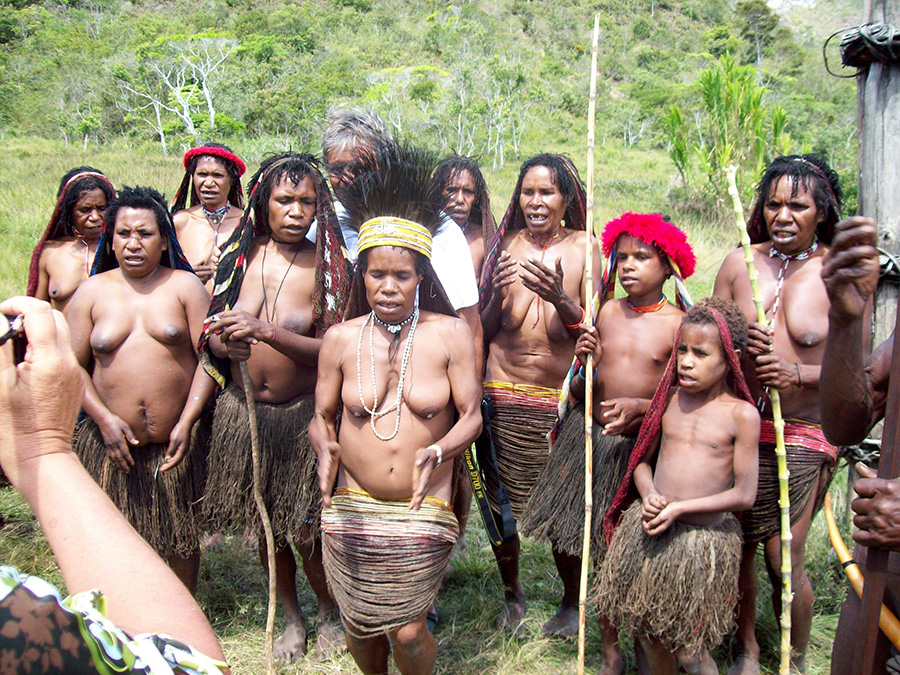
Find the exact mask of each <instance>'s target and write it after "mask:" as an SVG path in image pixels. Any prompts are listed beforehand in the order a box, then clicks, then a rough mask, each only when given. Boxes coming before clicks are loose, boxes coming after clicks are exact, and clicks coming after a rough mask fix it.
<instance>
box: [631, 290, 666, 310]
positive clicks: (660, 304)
mask: <svg viewBox="0 0 900 675" xmlns="http://www.w3.org/2000/svg"><path fill="white" fill-rule="evenodd" d="M666 302H667V299H666V295H665V293H663V296H662V297H661V298H660V299H659V302H654V303H653V304H652V305H644V306H643V307H638V306H637V305H635V304H633V303H632V302H631V298H627V299H626V300H625V304H626V305H627V306H628V309H631V310H634V311H635V312H638V313H640V314H647V313H649V312H658V311H659V310H661V309H662V308H663V307H665V306H666Z"/></svg>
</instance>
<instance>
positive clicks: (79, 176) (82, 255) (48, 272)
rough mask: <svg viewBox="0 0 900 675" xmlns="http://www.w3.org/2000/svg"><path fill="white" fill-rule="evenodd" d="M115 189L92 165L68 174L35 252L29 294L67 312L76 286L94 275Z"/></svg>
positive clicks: (29, 274) (29, 273)
mask: <svg viewBox="0 0 900 675" xmlns="http://www.w3.org/2000/svg"><path fill="white" fill-rule="evenodd" d="M115 197H116V191H115V190H114V189H113V186H112V183H110V182H109V179H108V178H107V177H106V176H104V175H103V174H102V173H100V171H99V170H97V169H95V168H93V167H90V166H79V167H78V168H75V169H72V170H70V171H68V172H66V175H65V176H63V177H62V181H60V184H59V190H58V191H57V193H56V208H54V209H53V215H52V216H50V222H49V223H48V224H47V228H46V229H45V230H44V234H43V236H42V237H41V240H40V241H39V242H38V244H37V246H35V247H34V252H33V253H32V255H31V267H30V269H29V271H28V295H30V296H33V297H36V298H39V299H41V300H47V301H49V302H50V305H51V306H52V307H53V308H54V309H58V310H60V311H63V312H64V311H65V309H66V306H67V305H68V303H69V300H70V299H71V298H72V295H73V294H74V293H75V290H76V289H77V288H78V286H79V285H80V284H81V282H83V281H84V280H85V279H87V278H88V277H89V276H90V273H91V268H92V267H93V265H94V255H95V254H96V252H97V244H98V243H99V242H100V235H101V234H103V216H104V214H105V213H106V207H107V206H108V204H109V202H110V201H112V200H113V199H115Z"/></svg>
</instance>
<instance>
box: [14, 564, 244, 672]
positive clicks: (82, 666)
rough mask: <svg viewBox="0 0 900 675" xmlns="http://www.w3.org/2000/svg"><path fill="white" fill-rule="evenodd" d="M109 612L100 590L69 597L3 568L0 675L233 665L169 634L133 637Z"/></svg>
mask: <svg viewBox="0 0 900 675" xmlns="http://www.w3.org/2000/svg"><path fill="white" fill-rule="evenodd" d="M105 613H106V601H105V599H104V597H103V594H102V593H100V591H96V590H94V591H85V592H83V593H77V594H75V595H70V596H69V597H67V598H65V599H63V598H62V597H61V596H60V594H59V591H58V590H57V589H56V588H55V587H53V586H51V585H50V584H48V583H47V582H46V581H44V580H43V579H41V578H39V577H33V576H27V575H23V574H20V573H19V571H18V570H17V569H16V568H14V567H5V566H0V675H5V674H6V673H70V674H71V673H101V674H102V675H112V674H114V673H142V674H145V675H216V674H220V673H221V672H222V671H221V670H220V669H221V668H224V667H226V666H227V664H225V663H222V662H219V661H215V660H213V659H210V658H209V657H207V656H204V655H203V654H201V653H199V652H197V651H195V650H194V649H192V648H191V647H189V646H188V645H185V644H183V643H181V642H178V641H177V640H174V639H172V638H170V637H168V636H166V635H162V634H143V635H137V636H135V637H131V636H129V635H128V634H127V633H125V631H123V630H122V629H121V628H118V627H117V626H116V625H115V624H113V623H112V622H111V621H110V620H109V619H107V618H106V616H105Z"/></svg>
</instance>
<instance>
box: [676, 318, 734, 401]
mask: <svg viewBox="0 0 900 675" xmlns="http://www.w3.org/2000/svg"><path fill="white" fill-rule="evenodd" d="M677 349H678V351H677V353H676V354H677V363H678V385H679V386H680V387H681V388H682V389H684V390H685V391H688V392H690V393H701V392H704V391H706V390H708V389H710V388H712V387H714V386H715V385H717V384H718V383H720V382H722V381H723V380H724V379H725V374H726V372H727V371H728V364H727V363H726V361H725V355H724V354H723V353H722V341H721V339H720V338H719V330H718V328H717V327H716V326H715V325H713V324H696V323H687V324H684V325H683V326H682V328H681V339H680V340H679V342H678V348H677Z"/></svg>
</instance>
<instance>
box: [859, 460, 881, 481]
mask: <svg viewBox="0 0 900 675" xmlns="http://www.w3.org/2000/svg"><path fill="white" fill-rule="evenodd" d="M855 468H856V473H858V474H859V476H860V478H878V472H877V471H876V470H875V469H873V468H872V467H870V466H868V465H866V464H863V463H862V462H859V463H857V464H856V465H855Z"/></svg>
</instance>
